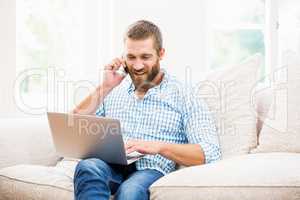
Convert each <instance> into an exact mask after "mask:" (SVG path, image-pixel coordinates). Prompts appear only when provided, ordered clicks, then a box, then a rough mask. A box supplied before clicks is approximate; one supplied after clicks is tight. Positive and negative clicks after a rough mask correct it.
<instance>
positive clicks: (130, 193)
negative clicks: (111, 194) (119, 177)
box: [115, 182, 149, 200]
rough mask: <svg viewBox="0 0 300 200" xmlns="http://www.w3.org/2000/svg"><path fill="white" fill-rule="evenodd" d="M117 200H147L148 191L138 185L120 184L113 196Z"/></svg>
mask: <svg viewBox="0 0 300 200" xmlns="http://www.w3.org/2000/svg"><path fill="white" fill-rule="evenodd" d="M115 195H116V197H117V199H124V200H125V199H140V200H143V199H148V196H149V190H148V188H144V187H142V186H141V185H139V184H138V183H126V182H124V183H122V184H121V185H120V187H119V189H118V191H117V193H116V194H115Z"/></svg>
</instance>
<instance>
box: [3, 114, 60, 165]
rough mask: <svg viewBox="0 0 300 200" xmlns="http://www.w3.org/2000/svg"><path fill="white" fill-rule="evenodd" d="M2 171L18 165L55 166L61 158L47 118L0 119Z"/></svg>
mask: <svg viewBox="0 0 300 200" xmlns="http://www.w3.org/2000/svg"><path fill="white" fill-rule="evenodd" d="M0 147H1V151H0V169H1V168H4V167H8V166H13V165H16V164H40V165H55V164H56V163H57V160H58V159H59V157H58V156H57V155H56V151H55V148H54V146H53V143H52V138H51V133H50V129H49V126H48V120H47V118H44V117H42V118H37V117H36V118H5V119H0Z"/></svg>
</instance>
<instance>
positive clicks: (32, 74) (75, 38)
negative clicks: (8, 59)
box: [15, 0, 100, 114]
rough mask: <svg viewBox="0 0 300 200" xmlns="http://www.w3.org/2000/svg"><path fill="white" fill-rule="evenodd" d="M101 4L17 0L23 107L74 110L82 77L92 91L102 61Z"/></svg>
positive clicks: (78, 0)
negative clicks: (99, 9)
mask: <svg viewBox="0 0 300 200" xmlns="http://www.w3.org/2000/svg"><path fill="white" fill-rule="evenodd" d="M97 9H98V2H97V0H90V1H88V2H87V1H84V0H45V1H39V0H16V29H17V37H16V49H17V56H16V57H17V68H16V78H15V79H16V81H20V82H17V83H16V85H18V86H19V87H18V88H17V89H18V91H15V101H16V103H17V106H18V107H19V109H20V110H22V111H23V112H26V111H25V110H27V111H28V112H29V110H34V108H36V110H37V112H35V113H36V114H38V113H44V112H45V111H46V110H52V111H67V110H69V109H70V108H72V107H73V106H74V102H75V101H76V99H74V98H75V97H74V95H73V94H72V95H71V96H70V95H69V94H70V93H72V92H76V91H74V87H72V86H74V85H75V84H77V83H76V81H78V80H85V81H86V82H85V83H83V84H82V87H81V86H79V87H81V89H82V88H85V91H84V92H82V91H81V92H82V93H87V92H89V91H86V88H88V89H89V88H91V86H93V85H94V82H92V81H97V78H98V76H97V74H95V71H96V70H97V69H96V66H97V65H99V62H100V61H99V60H100V56H98V55H97V54H98V46H99V44H98V43H99V38H100V36H99V34H98V25H99V24H98V23H99V22H98V20H99V18H100V17H99V15H98V10H97ZM91 67H93V70H90V68H91ZM88 81H90V84H87V82H88ZM81 82H83V81H81ZM70 86H71V87H70ZM77 86H78V84H77ZM70 88H71V89H70ZM70 90H73V91H70ZM68 93H69V94H68ZM68 95H69V96H68ZM82 96H83V95H82ZM77 99H80V98H77ZM20 105H21V106H22V105H24V106H23V108H20ZM24 107H28V108H30V109H24ZM40 108H44V109H40ZM33 113H34V112H33ZM31 114H32V113H31Z"/></svg>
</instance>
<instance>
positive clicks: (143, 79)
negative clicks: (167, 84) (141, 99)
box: [130, 61, 160, 90]
mask: <svg viewBox="0 0 300 200" xmlns="http://www.w3.org/2000/svg"><path fill="white" fill-rule="evenodd" d="M159 71H160V66H159V61H157V62H156V63H155V65H154V66H152V68H151V71H149V72H147V74H143V75H141V76H138V75H136V74H134V72H131V73H130V77H131V79H132V82H133V84H134V86H135V88H136V90H144V89H149V88H151V87H153V86H155V85H154V83H152V81H153V79H154V78H155V77H156V76H157V74H158V73H159Z"/></svg>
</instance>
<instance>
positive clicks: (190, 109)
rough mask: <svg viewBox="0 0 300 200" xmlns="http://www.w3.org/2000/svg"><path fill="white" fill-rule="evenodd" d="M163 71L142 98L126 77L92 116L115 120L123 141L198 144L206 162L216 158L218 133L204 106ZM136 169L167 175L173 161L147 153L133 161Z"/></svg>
mask: <svg viewBox="0 0 300 200" xmlns="http://www.w3.org/2000/svg"><path fill="white" fill-rule="evenodd" d="M163 71H164V73H165V75H164V78H163V80H162V82H161V83H160V84H159V85H157V86H155V87H153V88H151V89H149V90H148V91H147V93H146V95H145V96H144V98H143V99H138V98H137V97H136V96H135V94H134V89H135V88H134V85H133V83H132V81H131V79H130V78H129V76H127V77H126V78H125V79H124V80H123V81H122V82H121V84H120V85H118V86H117V87H115V88H114V89H113V90H112V91H111V92H110V93H109V94H108V95H107V96H106V98H105V99H104V101H103V103H102V104H101V105H100V106H99V108H98V110H97V111H96V115H98V116H105V117H110V118H114V119H119V120H120V123H121V129H122V135H123V138H124V140H125V141H127V140H129V139H141V140H147V141H163V142H169V143H177V144H187V143H190V144H199V145H200V146H201V148H202V150H203V151H204V155H205V162H206V163H211V162H213V161H216V160H218V159H220V157H221V153H220V147H219V141H218V135H217V131H216V127H215V123H214V120H213V119H212V116H211V114H210V113H209V110H208V107H207V105H206V104H205V103H204V102H203V101H201V99H196V98H194V97H193V95H192V92H190V90H188V89H187V88H184V86H183V84H181V83H180V82H179V81H177V80H176V79H175V78H174V77H172V76H170V75H169V74H168V73H167V72H166V70H163ZM136 168H137V170H143V169H156V170H158V171H160V172H162V173H163V174H167V173H169V172H171V171H173V170H175V162H173V161H171V160H169V159H167V158H165V157H163V156H161V155H159V154H158V155H147V156H145V157H143V158H142V159H140V160H138V161H137V162H136Z"/></svg>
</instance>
